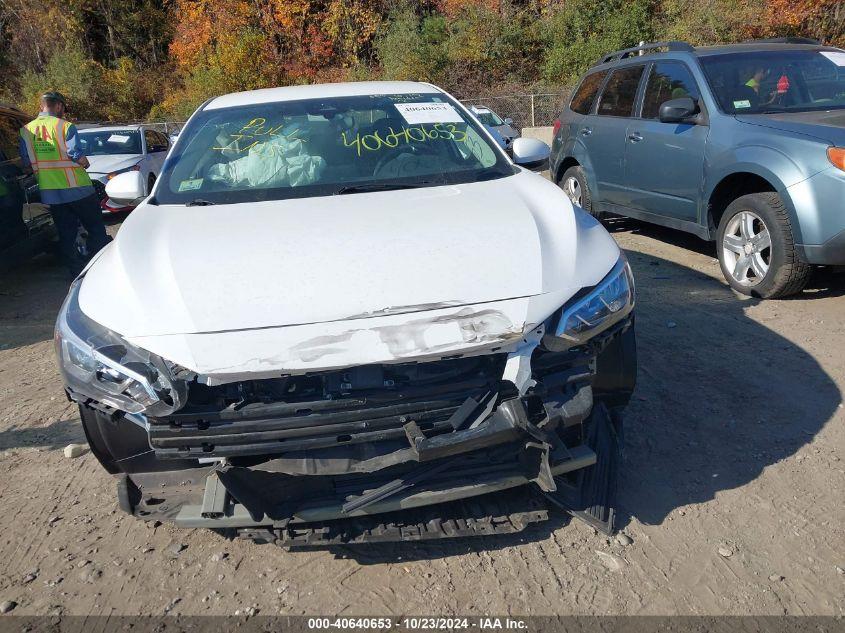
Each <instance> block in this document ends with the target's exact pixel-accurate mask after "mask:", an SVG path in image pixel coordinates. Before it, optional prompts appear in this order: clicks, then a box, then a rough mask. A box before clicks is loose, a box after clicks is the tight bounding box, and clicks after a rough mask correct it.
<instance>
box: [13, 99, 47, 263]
mask: <svg viewBox="0 0 845 633" xmlns="http://www.w3.org/2000/svg"><path fill="white" fill-rule="evenodd" d="M30 119H31V117H27V116H26V115H25V114H24V113H23V112H21V111H20V110H18V109H17V108H12V107H10V106H4V105H0V270H4V269H7V268H10V267H12V266H13V265H15V264H17V263H20V262H21V261H24V260H25V259H27V258H29V257H30V256H32V255H33V254H35V253H36V252H40V251H44V250H47V249H48V248H50V246H51V242H52V241H53V240H54V239H55V227H54V226H53V220H52V218H51V217H50V211H49V208H48V207H47V205H45V204H41V199H40V196H39V192H38V186H37V185H36V183H35V176H34V175H33V174H32V172H31V171H29V170H24V168H23V165H22V163H21V158H20V154H19V151H18V138H19V136H20V129H21V127H23V126H24V125H26V124H27V123H28V122H29V121H30Z"/></svg>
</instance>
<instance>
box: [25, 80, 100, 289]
mask: <svg viewBox="0 0 845 633" xmlns="http://www.w3.org/2000/svg"><path fill="white" fill-rule="evenodd" d="M66 111H67V106H66V104H65V98H64V97H63V96H62V95H61V93H58V92H47V93H45V94H44V95H43V96H42V97H41V112H39V114H38V117H37V118H36V119H35V120H33V121H30V122H29V123H27V124H26V125H25V126H24V127H22V128H21V132H20V154H21V158H22V159H23V162H24V164H25V165H28V166H30V167H32V170H33V172H35V177H36V180H37V182H38V188H39V190H40V192H41V202H43V203H44V204H47V205H50V214H51V215H52V216H53V221H54V222H55V224H56V229H57V231H58V233H59V246H60V248H61V254H62V258H63V259H64V261H65V263H66V264H67V266H68V268H70V271H71V273H73V274H74V275H76V274H78V273H79V272H80V271H81V270H82V268H83V266H84V265H85V261H84V260H83V259H82V256H81V255H80V253H79V250H78V249H77V247H76V237H77V234H78V232H79V224H80V223H81V224H82V226H83V227H85V230H86V231H87V233H88V243H87V246H88V252H89V254H90V256H93V255H94V254H95V253H97V252H98V251H99V250H100V249H101V248H103V246H105V245H106V244H108V243H109V242H110V241H111V238H110V237H109V236H108V235H107V234H106V227H105V224H104V223H103V215H102V210H101V209H100V205H99V203H98V202H97V197H96V195H95V193H94V187H93V185H92V184H91V178H90V177H89V176H88V173H87V172H86V171H85V168H86V167H87V166H88V159H87V158H85V155H84V154H83V152H82V150H81V149H80V148H79V145H78V143H77V132H76V126H75V125H74V124H73V123H71V122H69V121H66V120H65V119H64V116H65V112H66Z"/></svg>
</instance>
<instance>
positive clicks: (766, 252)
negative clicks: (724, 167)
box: [717, 192, 810, 299]
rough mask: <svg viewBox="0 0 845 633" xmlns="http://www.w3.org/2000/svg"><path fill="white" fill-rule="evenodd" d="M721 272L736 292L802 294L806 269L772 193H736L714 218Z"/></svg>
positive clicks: (780, 205) (770, 295) (766, 295)
mask: <svg viewBox="0 0 845 633" xmlns="http://www.w3.org/2000/svg"><path fill="white" fill-rule="evenodd" d="M717 243H718V247H717V248H718V255H719V264H720V265H721V267H722V274H723V275H724V276H725V279H727V280H728V283H729V284H730V285H731V287H732V288H733V289H734V290H736V291H737V292H741V293H742V294H745V295H749V296H752V297H759V298H762V299H772V298H776V297H784V296H787V295H791V294H795V293H798V292H801V290H803V288H804V286H805V285H806V284H807V280H808V279H809V276H810V267H809V266H808V265H807V264H805V263H803V262H802V261H801V260H800V259H799V257H798V253H797V251H796V250H795V242H794V239H793V235H792V226H791V225H790V223H789V216H788V215H787V212H786V209H785V208H784V206H783V201H782V200H781V199H780V196H778V194H776V193H774V192H767V193H753V194H749V195H746V196H741V197H739V198H737V199H736V200H734V201H733V202H732V203H731V204H729V205H728V208H727V209H726V210H725V213H724V215H723V216H722V220H721V221H720V222H719V232H718V238H717Z"/></svg>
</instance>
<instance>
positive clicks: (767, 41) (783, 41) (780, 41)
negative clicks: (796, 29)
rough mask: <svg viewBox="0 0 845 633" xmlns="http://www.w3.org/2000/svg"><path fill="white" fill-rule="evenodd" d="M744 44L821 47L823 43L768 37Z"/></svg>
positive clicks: (805, 39)
mask: <svg viewBox="0 0 845 633" xmlns="http://www.w3.org/2000/svg"><path fill="white" fill-rule="evenodd" d="M743 44H816V45H817V46H821V42H820V41H819V40H816V39H813V38H812V37H766V38H763V39H761V40H745V41H744V42H743Z"/></svg>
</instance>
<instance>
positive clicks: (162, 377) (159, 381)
mask: <svg viewBox="0 0 845 633" xmlns="http://www.w3.org/2000/svg"><path fill="white" fill-rule="evenodd" d="M81 285H82V278H80V279H77V280H76V281H75V282H74V283H73V284H72V285H71V287H70V292H69V293H68V296H67V298H66V299H65V302H64V304H63V305H62V309H61V311H60V312H59V318H58V320H57V321H56V332H55V344H56V354H57V356H58V360H59V369H60V370H61V373H62V376H63V377H64V380H65V384H66V385H67V387H68V389H69V390H70V392H71V393H73V394H76V395H81V396H85V397H87V398H91V399H93V400H96V401H97V402H101V403H103V404H106V405H108V406H109V407H113V408H115V409H119V410H121V411H125V412H127V413H147V414H151V415H167V414H168V413H172V412H173V411H175V410H177V409H179V408H180V407H181V406H182V403H183V402H184V401H185V396H186V394H187V385H185V383H184V381H181V380H175V379H173V378H172V377H171V376H170V372H169V370H168V368H167V367H166V366H165V364H164V362H163V361H162V359H160V358H158V357H157V356H155V355H153V354H150V353H149V352H147V351H145V350H142V349H139V348H137V347H134V346H132V345H130V344H129V343H128V342H127V341H125V340H124V339H123V337H121V336H120V335H119V334H117V333H116V332H112V331H111V330H109V329H108V328H105V327H103V326H101V325H100V324H98V323H96V322H95V321H93V320H92V319H90V318H88V316H86V315H85V314H84V313H83V312H82V310H81V309H80V308H79V288H80V286H81Z"/></svg>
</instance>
